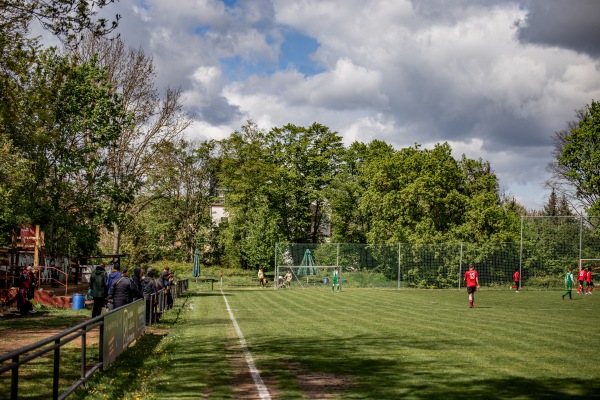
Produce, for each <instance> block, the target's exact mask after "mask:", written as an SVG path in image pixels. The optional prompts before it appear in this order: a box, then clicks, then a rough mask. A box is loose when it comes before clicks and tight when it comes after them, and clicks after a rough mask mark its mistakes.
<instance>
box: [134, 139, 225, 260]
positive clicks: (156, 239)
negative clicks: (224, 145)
mask: <svg viewBox="0 0 600 400" xmlns="http://www.w3.org/2000/svg"><path fill="white" fill-rule="evenodd" d="M215 147H216V143H215V142H214V141H206V142H200V143H190V142H188V141H186V140H180V141H177V142H173V143H167V144H164V145H162V146H161V148H160V149H159V150H158V154H157V157H156V158H157V160H156V163H155V164H154V168H153V169H152V170H151V171H150V173H149V174H148V179H147V181H146V184H145V185H144V187H143V188H142V189H141V190H140V192H139V195H138V196H137V197H136V200H135V202H134V204H133V206H134V207H136V211H135V213H132V216H133V220H132V223H130V224H129V225H128V228H127V230H126V231H125V232H124V239H125V240H124V248H125V251H127V253H128V254H131V255H132V258H131V259H132V261H133V262H147V261H151V260H160V259H162V258H168V259H177V260H180V261H190V260H191V257H192V256H193V252H194V250H195V249H196V248H197V247H200V246H201V245H202V244H204V245H209V244H210V243H211V239H212V238H211V234H210V233H211V231H210V228H211V217H210V204H211V202H212V200H213V199H214V193H215V192H216V182H217V180H216V171H217V167H218V159H217V158H216V149H215ZM211 247H214V246H211Z"/></svg>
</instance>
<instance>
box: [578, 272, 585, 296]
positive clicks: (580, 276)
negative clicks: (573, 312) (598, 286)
mask: <svg viewBox="0 0 600 400" xmlns="http://www.w3.org/2000/svg"><path fill="white" fill-rule="evenodd" d="M586 277H587V272H586V271H585V268H581V269H580V270H579V274H578V275H577V280H578V281H579V286H577V293H580V294H583V282H585V278H586Z"/></svg>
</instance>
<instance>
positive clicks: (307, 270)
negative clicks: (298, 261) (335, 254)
mask: <svg viewBox="0 0 600 400" xmlns="http://www.w3.org/2000/svg"><path fill="white" fill-rule="evenodd" d="M336 269H337V271H338V285H339V287H340V290H341V288H342V269H341V268H339V266H337V265H309V266H306V265H276V266H275V285H273V287H274V288H275V290H277V289H284V288H286V287H300V288H302V289H305V288H307V287H311V286H312V287H330V285H332V284H333V275H334V271H335V270H336ZM288 271H290V273H291V275H292V282H291V284H290V285H289V286H288V284H287V279H286V274H287V272H288Z"/></svg>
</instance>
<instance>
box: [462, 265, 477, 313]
mask: <svg viewBox="0 0 600 400" xmlns="http://www.w3.org/2000/svg"><path fill="white" fill-rule="evenodd" d="M465 285H466V286H467V293H468V294H469V308H473V302H474V301H475V291H476V290H477V289H479V274H478V273H477V271H475V266H474V265H473V264H471V265H469V270H468V271H467V272H465Z"/></svg>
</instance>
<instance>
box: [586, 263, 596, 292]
mask: <svg viewBox="0 0 600 400" xmlns="http://www.w3.org/2000/svg"><path fill="white" fill-rule="evenodd" d="M585 282H586V285H585V294H592V292H593V291H594V280H593V279H592V268H591V267H588V269H587V273H586V276H585Z"/></svg>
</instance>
